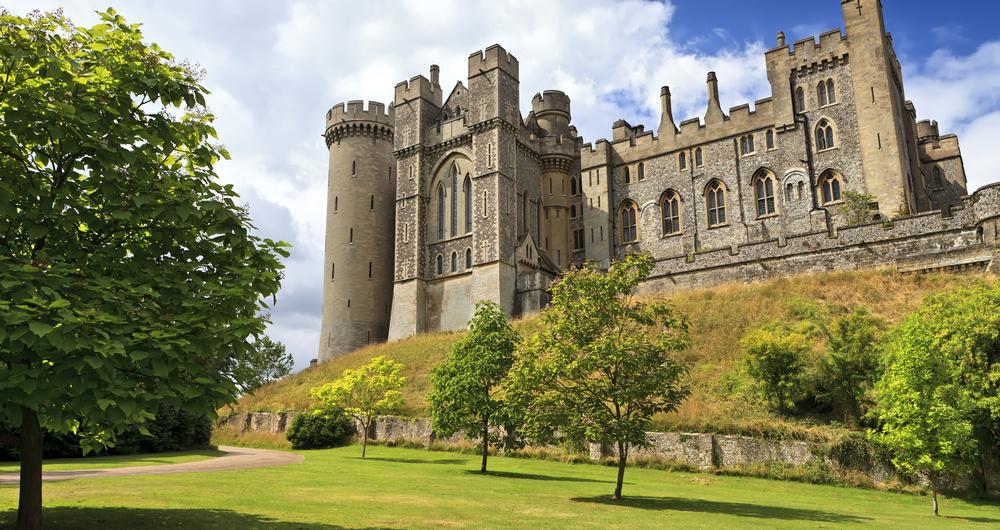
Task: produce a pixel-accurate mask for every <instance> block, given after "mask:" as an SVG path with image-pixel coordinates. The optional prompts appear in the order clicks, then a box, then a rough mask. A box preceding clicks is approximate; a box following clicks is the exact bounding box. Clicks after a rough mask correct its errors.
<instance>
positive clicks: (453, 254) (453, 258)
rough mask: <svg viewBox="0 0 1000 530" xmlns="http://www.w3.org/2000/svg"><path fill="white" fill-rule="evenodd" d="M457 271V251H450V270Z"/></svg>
mask: <svg viewBox="0 0 1000 530" xmlns="http://www.w3.org/2000/svg"><path fill="white" fill-rule="evenodd" d="M456 271H458V252H455V251H452V252H451V272H456Z"/></svg>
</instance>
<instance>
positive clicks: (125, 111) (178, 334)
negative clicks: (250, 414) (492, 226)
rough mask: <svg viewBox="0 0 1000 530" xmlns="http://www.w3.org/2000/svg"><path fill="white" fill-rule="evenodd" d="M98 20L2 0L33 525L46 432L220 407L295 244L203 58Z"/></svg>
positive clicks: (28, 515)
mask: <svg viewBox="0 0 1000 530" xmlns="http://www.w3.org/2000/svg"><path fill="white" fill-rule="evenodd" d="M101 19H102V20H101V23H100V24H98V25H96V26H94V27H92V28H83V27H79V26H74V25H73V24H72V23H71V22H70V21H69V20H67V19H66V18H65V17H63V16H62V14H61V13H58V12H56V13H51V14H43V13H34V14H32V15H30V16H28V17H19V16H16V15H13V14H11V13H9V12H7V11H6V10H3V9H0V72H2V73H0V123H2V125H0V249H2V250H0V425H7V426H11V427H14V428H16V430H17V432H16V433H14V434H13V435H11V436H3V437H0V443H4V444H11V445H16V446H17V447H18V448H19V450H20V454H21V479H20V496H19V500H18V511H17V528H19V529H28V528H30V529H35V528H40V527H41V525H42V432H43V430H48V431H49V432H52V433H55V434H66V433H75V434H78V435H81V436H82V437H83V441H82V444H83V446H84V450H93V449H96V448H98V447H101V446H102V445H110V444H113V443H114V440H115V436H116V435H117V434H120V433H122V432H124V431H126V430H128V429H130V428H137V429H138V430H139V431H141V432H143V433H144V434H148V429H146V428H145V427H144V425H145V424H146V423H147V422H149V421H150V420H152V419H153V418H154V414H153V412H152V411H156V410H165V409H166V408H167V407H173V408H176V409H182V410H185V411H187V412H190V413H192V414H200V413H204V414H206V415H209V414H213V413H214V412H215V410H216V409H217V408H218V407H221V406H223V405H225V404H227V403H230V402H232V401H233V400H234V399H235V396H236V387H235V386H234V384H233V381H234V374H233V373H232V370H231V369H232V366H233V360H234V359H235V358H238V357H240V356H241V355H242V354H243V353H245V350H246V349H247V348H249V344H250V343H249V342H248V340H247V339H248V338H249V337H251V336H253V337H258V336H260V335H262V334H263V332H264V328H265V325H266V323H267V317H266V309H267V306H266V301H267V299H268V298H271V297H272V296H273V295H274V294H275V293H276V292H277V290H278V287H279V284H280V279H281V269H282V265H281V263H280V262H279V258H278V256H279V254H280V255H284V256H287V252H285V251H284V250H283V249H282V247H283V246H284V245H282V244H280V243H275V242H273V241H270V240H267V239H261V238H259V237H257V236H255V235H254V230H253V225H252V224H251V222H250V219H249V216H248V214H247V212H246V210H245V209H244V208H242V207H241V206H239V205H238V204H237V202H236V200H237V199H238V196H237V194H236V192H235V191H234V190H233V187H232V186H228V185H223V184H221V183H220V182H219V181H218V177H217V175H216V172H215V165H216V164H217V163H218V162H219V161H220V160H221V159H223V158H227V157H228V154H227V153H226V151H225V149H223V148H222V147H221V146H220V145H218V144H217V143H215V130H214V129H213V127H212V120H213V117H212V115H211V114H210V113H209V112H208V110H207V109H206V108H205V94H206V93H207V92H206V91H205V89H204V88H203V87H202V86H201V85H200V84H199V76H200V74H198V73H197V72H194V71H192V70H191V69H190V68H188V67H185V66H184V65H183V64H179V63H178V62H177V61H176V60H174V58H173V57H172V56H171V55H170V54H169V53H167V52H166V51H164V50H163V49H161V48H160V47H158V46H156V45H151V44H146V43H145V42H143V37H142V33H141V32H140V29H139V26H138V25H133V24H129V23H127V22H126V21H125V20H124V19H123V18H122V17H121V16H119V15H117V14H115V12H114V11H112V10H108V11H107V12H105V13H101Z"/></svg>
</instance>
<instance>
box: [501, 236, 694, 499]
mask: <svg viewBox="0 0 1000 530" xmlns="http://www.w3.org/2000/svg"><path fill="white" fill-rule="evenodd" d="M652 269H653V260H652V259H651V258H650V257H648V256H636V255H633V256H628V257H626V258H625V259H624V260H622V261H619V262H616V263H613V264H612V265H611V268H610V270H609V271H608V272H607V273H602V272H600V271H598V270H597V269H596V268H594V267H593V266H589V265H588V266H585V267H583V268H580V269H575V270H571V271H569V272H567V273H566V274H565V275H564V276H563V277H562V279H560V280H559V281H558V282H557V283H556V284H555V285H554V286H553V288H552V303H551V305H549V307H547V308H546V309H545V310H544V311H543V312H542V314H541V322H542V327H541V330H540V331H538V333H536V334H535V335H534V336H533V337H531V338H530V339H529V340H528V341H526V342H525V343H524V344H523V346H522V347H521V348H520V349H519V351H518V354H517V360H516V363H515V366H514V368H513V370H512V371H511V376H510V381H509V383H508V385H509V391H510V393H511V395H512V398H513V399H514V400H515V402H516V403H517V404H518V406H519V407H521V408H522V414H523V416H524V429H525V432H526V433H527V434H528V435H529V437H530V438H531V439H534V440H537V441H541V442H547V441H553V440H555V439H556V438H557V437H563V438H566V439H568V440H572V441H576V442H581V443H582V442H586V441H590V442H596V443H601V444H609V445H611V444H613V445H614V446H615V447H616V448H617V450H618V479H617V482H616V486H615V491H614V498H615V499H620V498H621V494H622V481H623V479H624V476H625V463H626V461H627V459H628V453H629V448H630V447H632V446H639V447H643V446H646V445H647V444H648V441H647V439H646V431H647V430H648V429H649V428H650V424H651V422H652V418H653V415H655V414H658V413H663V412H670V411H673V410H675V409H676V408H677V406H678V405H679V404H680V402H681V401H682V400H683V399H684V398H685V397H686V396H687V394H688V391H687V390H686V389H685V388H684V387H683V386H682V384H681V380H682V377H683V376H684V374H685V372H686V368H685V366H684V365H682V364H681V363H680V362H678V361H676V360H675V359H674V358H673V357H672V355H671V354H672V353H673V352H677V351H680V350H683V349H684V348H686V347H687V345H688V341H689V339H688V326H687V321H686V319H685V318H684V317H683V316H682V315H680V314H678V313H676V312H675V311H674V310H673V309H672V308H671V307H670V306H669V305H667V304H666V303H663V302H659V301H652V302H648V303H641V302H637V301H636V300H635V292H636V288H637V286H638V285H639V282H641V281H642V280H643V279H645V278H646V277H647V276H648V275H649V273H650V271H652Z"/></svg>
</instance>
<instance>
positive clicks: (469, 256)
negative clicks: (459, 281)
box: [465, 248, 472, 269]
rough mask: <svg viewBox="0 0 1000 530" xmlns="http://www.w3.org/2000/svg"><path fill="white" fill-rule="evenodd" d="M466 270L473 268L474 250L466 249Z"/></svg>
mask: <svg viewBox="0 0 1000 530" xmlns="http://www.w3.org/2000/svg"><path fill="white" fill-rule="evenodd" d="M465 268H466V269H471V268H472V249H471V248H467V249H465Z"/></svg>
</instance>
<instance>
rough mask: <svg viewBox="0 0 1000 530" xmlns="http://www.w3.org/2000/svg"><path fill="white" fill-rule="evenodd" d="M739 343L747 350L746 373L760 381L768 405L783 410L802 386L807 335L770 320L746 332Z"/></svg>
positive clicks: (808, 341) (807, 346) (808, 347)
mask: <svg viewBox="0 0 1000 530" xmlns="http://www.w3.org/2000/svg"><path fill="white" fill-rule="evenodd" d="M740 346H742V348H743V350H744V352H745V353H746V368H747V373H749V374H750V376H751V377H753V378H754V379H756V380H757V382H758V383H759V384H760V386H761V390H762V391H763V393H764V396H765V397H766V398H767V400H768V401H769V402H770V404H771V406H773V407H774V408H775V409H777V410H778V412H780V413H782V414H784V413H786V412H787V411H788V410H789V407H790V406H791V405H792V404H793V402H794V400H795V399H796V398H797V397H798V396H799V395H800V394H801V392H802V390H803V385H804V382H805V375H804V368H805V364H806V354H807V353H808V352H809V349H810V340H809V338H808V337H807V336H806V335H805V334H803V333H801V332H799V331H792V330H789V329H787V328H784V327H781V326H778V325H775V324H771V325H767V326H763V327H760V328H755V329H752V330H750V331H749V332H747V334H746V335H744V336H743V338H742V339H740Z"/></svg>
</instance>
